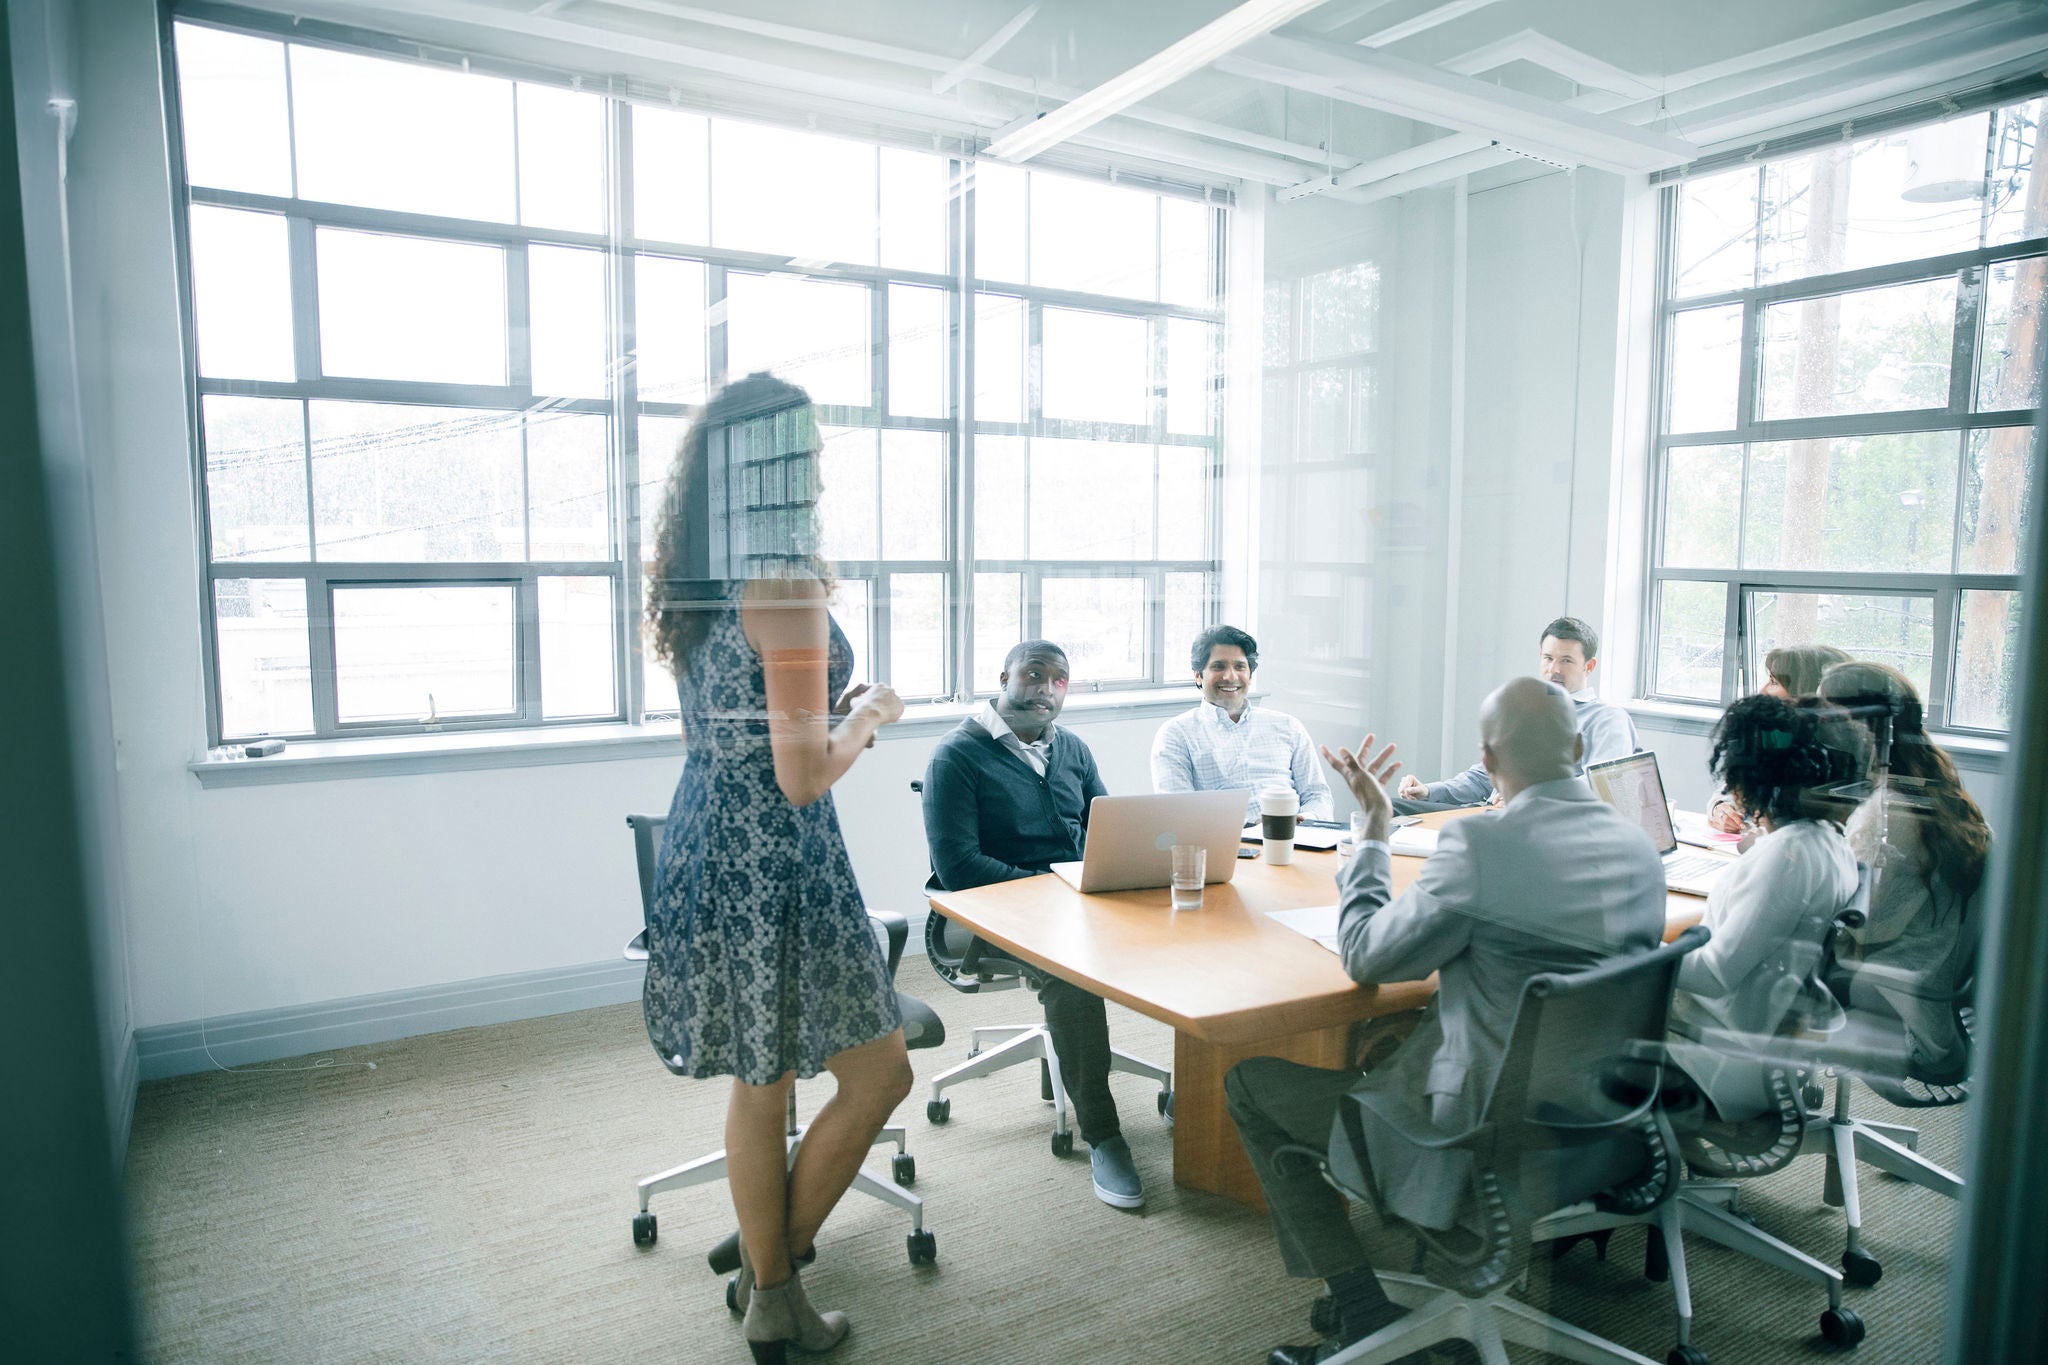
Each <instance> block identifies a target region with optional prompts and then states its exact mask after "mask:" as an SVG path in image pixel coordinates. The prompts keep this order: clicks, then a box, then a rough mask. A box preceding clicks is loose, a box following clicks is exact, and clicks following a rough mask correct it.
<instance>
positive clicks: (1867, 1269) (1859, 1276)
mask: <svg viewBox="0 0 2048 1365" xmlns="http://www.w3.org/2000/svg"><path fill="white" fill-rule="evenodd" d="M1883 1277H1884V1267H1883V1266H1882V1265H1879V1264H1878V1260H1877V1257H1875V1256H1873V1255H1871V1254H1870V1253H1869V1252H1867V1251H1864V1250H1862V1249H1860V1248H1859V1249H1857V1250H1855V1251H1845V1252H1843V1253H1842V1278H1843V1279H1844V1280H1846V1281H1848V1282H1849V1283H1850V1284H1853V1285H1855V1286H1856V1287H1857V1288H1858V1289H1867V1288H1869V1287H1870V1286H1871V1285H1874V1284H1876V1283H1877V1282H1878V1281H1879V1280H1880V1279H1882V1278H1883Z"/></svg>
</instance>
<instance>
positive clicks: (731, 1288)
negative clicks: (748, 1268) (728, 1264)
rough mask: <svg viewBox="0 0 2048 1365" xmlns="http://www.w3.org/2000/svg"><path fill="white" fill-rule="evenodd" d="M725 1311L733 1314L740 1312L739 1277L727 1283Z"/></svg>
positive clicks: (734, 1277)
mask: <svg viewBox="0 0 2048 1365" xmlns="http://www.w3.org/2000/svg"><path fill="white" fill-rule="evenodd" d="M725 1311H726V1312H728V1313H732V1314H738V1312H739V1311H740V1277H739V1276H737V1275H735V1276H733V1277H732V1278H731V1279H729V1280H727V1281H726V1282H725Z"/></svg>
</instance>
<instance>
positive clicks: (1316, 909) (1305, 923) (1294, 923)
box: [1266, 905, 1343, 953]
mask: <svg viewBox="0 0 2048 1365" xmlns="http://www.w3.org/2000/svg"><path fill="white" fill-rule="evenodd" d="M1266 915H1267V917H1268V918H1270V919H1271V920H1273V922H1274V923H1276V924H1280V925H1284V926H1285V927H1287V928H1289V929H1292V930H1293V931H1294V932H1295V933H1297V934H1300V935H1301V936H1302V937H1304V938H1312V939H1314V940H1315V941H1316V942H1318V943H1320V944H1322V945H1323V946H1324V947H1325V948H1328V949H1329V950H1330V951H1331V952H1333V953H1341V952H1342V951H1343V950H1342V949H1341V948H1339V947H1338V946H1337V907H1336V906H1334V905H1305V906H1303V907H1301V908H1300V909H1299V910H1268V911H1267V912H1266Z"/></svg>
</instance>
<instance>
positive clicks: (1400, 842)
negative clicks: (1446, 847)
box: [1387, 825, 1436, 858]
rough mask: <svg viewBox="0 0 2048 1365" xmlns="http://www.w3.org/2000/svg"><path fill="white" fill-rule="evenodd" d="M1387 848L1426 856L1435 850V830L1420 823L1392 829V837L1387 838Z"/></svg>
mask: <svg viewBox="0 0 2048 1365" xmlns="http://www.w3.org/2000/svg"><path fill="white" fill-rule="evenodd" d="M1387 848H1388V850H1389V851H1390V852H1394V853H1406V854H1410V855H1412V856H1414V857H1417V858H1427V857H1428V856H1429V855H1430V854H1432V853H1434V852H1436V831H1435V830H1433V829H1424V828H1423V827H1422V826H1420V825H1405V826H1403V827H1402V828H1400V829H1397V830H1395V831H1394V837H1393V838H1391V839H1389V840H1387Z"/></svg>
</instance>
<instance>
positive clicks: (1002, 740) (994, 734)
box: [974, 701, 1053, 777]
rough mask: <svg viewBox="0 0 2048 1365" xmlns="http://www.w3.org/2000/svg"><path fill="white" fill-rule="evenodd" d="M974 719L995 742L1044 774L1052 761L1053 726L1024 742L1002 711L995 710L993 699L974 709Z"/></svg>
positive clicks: (1034, 770) (1032, 769)
mask: <svg viewBox="0 0 2048 1365" xmlns="http://www.w3.org/2000/svg"><path fill="white" fill-rule="evenodd" d="M974 719H975V721H976V723H977V724H979V725H980V726H981V728H982V729H984V730H986V731H988V732H989V735H990V737H991V738H993V739H994V740H995V742H996V743H998V744H1000V745H1002V746H1003V747H1004V748H1005V749H1008V750H1009V751H1010V752H1011V753H1013V754H1015V755H1016V756H1017V757H1019V758H1021V759H1023V760H1024V761H1025V762H1026V763H1028V764H1030V765H1031V771H1033V772H1035V773H1037V774H1038V775H1039V776H1040V777H1044V776H1045V770H1046V768H1047V766H1048V765H1050V763H1051V762H1052V732H1053V727H1052V726H1051V725H1047V726H1046V727H1045V731H1044V733H1042V734H1040V735H1039V737H1038V738H1037V739H1035V740H1033V741H1032V742H1031V743H1029V744H1026V743H1025V742H1024V740H1023V738H1022V737H1020V736H1019V735H1018V734H1017V732H1016V731H1015V730H1012V729H1011V728H1010V722H1008V721H1006V720H1004V719H1003V715H1002V712H1000V711H998V710H996V704H995V702H993V701H991V702H989V704H988V705H986V706H984V707H982V708H981V709H980V710H978V711H976V712H975V713H974Z"/></svg>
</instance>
